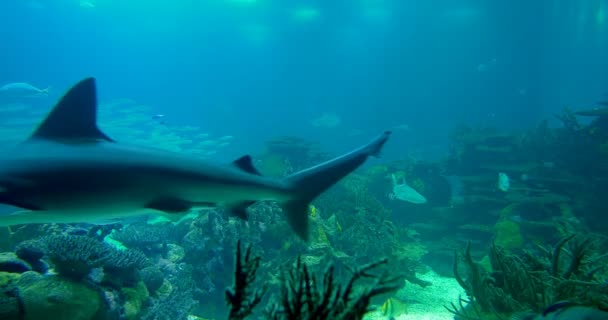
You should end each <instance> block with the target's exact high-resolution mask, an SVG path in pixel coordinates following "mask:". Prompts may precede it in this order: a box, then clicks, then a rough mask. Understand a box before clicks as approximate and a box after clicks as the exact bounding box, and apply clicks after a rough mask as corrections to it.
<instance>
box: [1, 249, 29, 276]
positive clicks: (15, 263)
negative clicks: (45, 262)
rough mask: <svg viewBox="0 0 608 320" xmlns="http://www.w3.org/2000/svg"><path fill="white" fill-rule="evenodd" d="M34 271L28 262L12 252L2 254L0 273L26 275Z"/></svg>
mask: <svg viewBox="0 0 608 320" xmlns="http://www.w3.org/2000/svg"><path fill="white" fill-rule="evenodd" d="M30 270H32V267H31V266H30V264H29V263H27V262H26V261H23V260H21V259H19V257H17V255H16V254H14V253H12V252H2V253H0V272H13V273H24V272H26V271H30Z"/></svg>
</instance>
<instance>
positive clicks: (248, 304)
mask: <svg viewBox="0 0 608 320" xmlns="http://www.w3.org/2000/svg"><path fill="white" fill-rule="evenodd" d="M235 258H236V263H235V267H234V284H233V287H232V289H227V290H226V302H227V303H228V305H229V306H230V313H229V315H228V319H231V320H239V319H245V318H246V317H247V316H249V315H251V313H252V312H253V309H254V308H255V307H256V306H257V305H258V304H259V303H260V301H261V300H262V296H263V295H264V293H265V291H266V289H265V288H262V289H259V290H253V288H251V287H252V284H253V282H254V281H255V279H256V272H257V271H258V268H259V267H260V260H261V259H260V257H258V256H252V254H251V246H248V247H247V248H246V249H245V253H244V254H243V253H242V252H241V241H240V240H239V241H238V242H237V244H236V254H235Z"/></svg>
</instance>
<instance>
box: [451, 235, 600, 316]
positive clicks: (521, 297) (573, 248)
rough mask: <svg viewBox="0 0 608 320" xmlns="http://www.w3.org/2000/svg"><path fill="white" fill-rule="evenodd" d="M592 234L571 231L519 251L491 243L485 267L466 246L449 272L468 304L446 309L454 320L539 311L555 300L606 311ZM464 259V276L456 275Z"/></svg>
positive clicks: (597, 257)
mask: <svg viewBox="0 0 608 320" xmlns="http://www.w3.org/2000/svg"><path fill="white" fill-rule="evenodd" d="M597 245H598V240H597V238H595V237H593V236H575V235H570V236H568V237H565V238H563V239H562V240H560V241H559V242H558V243H557V244H556V245H555V246H554V247H552V248H548V247H543V246H538V247H537V248H536V250H535V251H531V250H526V251H524V252H523V253H521V254H519V255H515V254H512V253H509V252H508V251H507V250H505V249H503V248H500V247H498V246H496V245H492V246H491V248H490V254H489V258H490V269H489V270H487V269H486V268H484V267H483V266H482V264H480V263H479V262H476V261H474V260H473V258H472V256H471V247H470V244H469V245H467V247H466V248H465V250H464V252H463V253H462V254H457V255H456V258H455V260H454V275H455V277H456V279H457V280H458V282H459V284H460V285H461V286H462V287H463V288H464V289H465V290H466V292H467V295H468V299H469V300H468V302H469V305H468V306H466V307H465V306H464V305H459V306H458V305H454V304H452V306H450V307H449V310H450V311H452V312H453V313H454V314H456V315H457V316H458V317H459V319H485V318H484V316H488V315H492V316H494V317H500V316H501V315H508V314H513V313H517V312H524V311H526V312H527V311H535V312H542V311H543V310H544V309H545V308H546V307H547V306H549V305H552V304H554V303H556V302H559V301H570V302H572V303H575V304H580V305H587V306H593V307H597V308H600V309H604V310H606V309H608V288H607V287H606V286H605V280H606V279H605V277H602V276H600V273H601V272H602V271H603V269H604V268H605V264H604V262H603V260H604V259H605V258H606V256H605V255H600V254H598V253H597V250H598V247H597ZM460 261H462V262H464V267H465V269H466V272H465V274H464V275H463V274H462V273H461V269H460V263H459V262H460Z"/></svg>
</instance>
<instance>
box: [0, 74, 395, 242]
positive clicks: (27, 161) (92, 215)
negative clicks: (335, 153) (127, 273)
mask: <svg viewBox="0 0 608 320" xmlns="http://www.w3.org/2000/svg"><path fill="white" fill-rule="evenodd" d="M389 136H390V132H388V131H387V132H384V133H383V134H381V135H380V136H379V137H377V138H376V139H374V140H372V141H371V142H369V143H368V144H366V145H363V146H362V147H360V148H358V149H356V150H354V151H352V152H350V153H347V154H345V155H343V156H340V157H337V158H335V159H332V160H329V161H327V162H325V163H322V164H319V165H317V166H314V167H311V168H309V169H306V170H303V171H300V172H297V173H295V174H293V175H290V176H287V177H286V178H284V179H271V178H268V177H263V176H262V175H261V174H260V173H259V172H258V171H257V170H256V168H255V167H254V166H253V164H252V161H251V157H250V156H248V155H246V156H243V157H241V158H239V159H237V160H235V161H234V162H233V163H231V164H213V163H210V162H206V161H202V160H200V159H194V158H191V157H187V156H184V155H180V154H177V153H172V152H167V151H162V150H155V149H151V148H142V147H137V146H129V145H125V144H122V143H117V142H116V141H114V140H113V139H112V138H110V137H109V136H107V135H106V134H105V133H103V132H102V131H101V130H100V129H99V128H98V126H97V94H96V86H95V80H94V78H87V79H84V80H82V81H81V82H79V83H77V84H76V85H74V86H73V87H72V88H71V89H70V90H69V91H68V92H67V93H66V94H65V95H64V96H63V97H62V98H61V99H60V100H59V102H58V103H57V104H56V105H55V107H54V108H53V109H52V110H51V112H50V113H49V114H48V115H47V117H46V119H45V120H44V121H43V122H42V123H41V124H40V125H39V127H38V128H37V129H36V130H35V131H34V133H33V134H32V135H31V137H30V138H29V139H27V140H26V141H24V142H23V143H21V144H19V145H18V146H17V147H16V148H15V149H13V150H10V152H5V153H4V154H2V155H0V203H3V204H8V205H12V206H15V207H19V208H22V209H25V210H23V211H19V212H16V213H12V214H8V215H2V216H0V225H4V226H6V225H14V224H26V223H54V222H55V223H76V222H85V223H99V222H100V221H104V222H105V221H110V220H113V219H123V218H130V217H133V216H137V215H141V214H142V213H143V212H147V213H149V212H150V211H152V212H154V213H156V214H164V215H169V216H175V215H177V214H180V213H186V212H188V211H190V209H192V208H197V207H211V206H222V207H226V208H228V209H229V211H230V212H231V213H232V214H234V215H236V216H238V217H240V218H242V219H246V218H247V212H246V209H247V208H248V207H249V206H250V205H252V204H253V203H255V202H257V201H265V200H270V201H277V202H278V203H279V204H280V205H281V207H282V209H283V212H284V214H285V216H286V218H287V222H288V223H289V225H290V226H291V228H292V229H293V230H294V231H295V233H296V234H297V235H298V236H299V237H301V238H302V239H304V240H306V239H307V237H308V205H309V203H310V202H311V201H312V200H313V199H315V198H316V197H317V196H318V195H319V194H321V193H322V192H324V191H325V190H326V189H328V188H329V187H331V186H332V185H334V184H335V183H336V182H338V181H339V180H340V179H342V178H343V177H344V176H346V175H348V174H349V173H351V172H352V171H353V170H355V169H356V168H358V167H359V166H360V165H362V164H363V163H364V162H365V160H366V159H367V158H368V157H370V156H377V155H378V154H379V152H380V150H381V149H382V146H383V145H384V144H385V143H386V141H387V140H388V138H389Z"/></svg>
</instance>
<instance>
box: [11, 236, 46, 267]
mask: <svg viewBox="0 0 608 320" xmlns="http://www.w3.org/2000/svg"><path fill="white" fill-rule="evenodd" d="M15 253H16V254H17V256H18V257H19V258H21V259H23V260H25V261H27V262H29V263H32V262H37V261H39V260H40V259H42V257H43V256H44V249H43V248H42V244H41V242H40V241H36V240H26V241H23V242H21V243H20V244H19V245H17V248H16V249H15Z"/></svg>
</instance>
